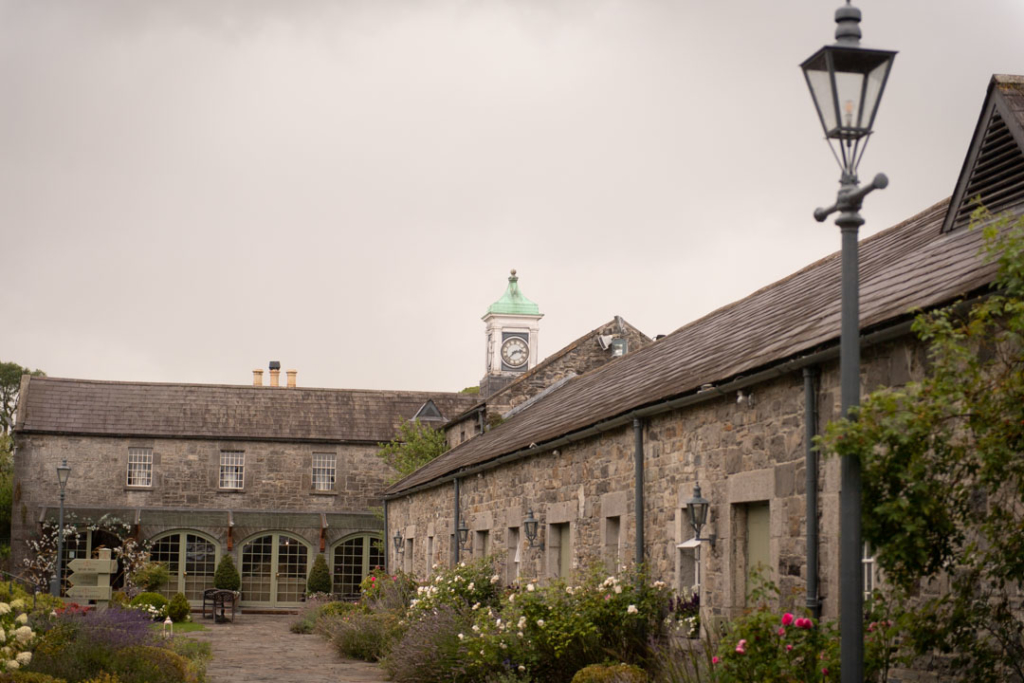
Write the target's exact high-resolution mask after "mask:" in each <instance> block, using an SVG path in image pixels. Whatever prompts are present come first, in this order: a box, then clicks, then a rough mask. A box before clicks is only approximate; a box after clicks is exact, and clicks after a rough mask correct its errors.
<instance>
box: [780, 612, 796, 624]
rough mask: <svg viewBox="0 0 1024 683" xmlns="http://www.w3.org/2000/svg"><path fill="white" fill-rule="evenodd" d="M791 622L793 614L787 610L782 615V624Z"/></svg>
mask: <svg viewBox="0 0 1024 683" xmlns="http://www.w3.org/2000/svg"><path fill="white" fill-rule="evenodd" d="M792 623H793V615H792V614H790V613H789V612H786V613H785V614H783V615H782V625H783V626H789V625H790V624H792Z"/></svg>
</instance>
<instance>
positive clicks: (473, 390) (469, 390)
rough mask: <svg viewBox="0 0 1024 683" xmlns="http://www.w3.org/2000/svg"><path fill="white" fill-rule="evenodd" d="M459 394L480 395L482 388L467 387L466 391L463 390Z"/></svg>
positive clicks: (475, 386)
mask: <svg viewBox="0 0 1024 683" xmlns="http://www.w3.org/2000/svg"><path fill="white" fill-rule="evenodd" d="M459 393H460V394H479V393H480V387H479V386H477V385H473V386H471V387H466V388H465V389H463V390H461V391H460V392H459Z"/></svg>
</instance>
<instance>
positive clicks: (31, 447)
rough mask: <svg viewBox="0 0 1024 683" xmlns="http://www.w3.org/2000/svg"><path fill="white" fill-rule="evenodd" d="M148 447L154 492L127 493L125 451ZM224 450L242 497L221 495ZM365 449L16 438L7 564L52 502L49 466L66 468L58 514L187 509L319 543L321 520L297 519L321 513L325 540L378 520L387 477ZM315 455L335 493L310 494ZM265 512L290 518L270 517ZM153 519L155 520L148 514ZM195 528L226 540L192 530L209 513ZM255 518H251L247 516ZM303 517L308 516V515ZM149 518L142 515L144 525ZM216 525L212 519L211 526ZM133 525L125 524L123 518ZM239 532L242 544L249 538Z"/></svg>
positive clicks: (222, 526) (220, 531) (369, 527)
mask: <svg viewBox="0 0 1024 683" xmlns="http://www.w3.org/2000/svg"><path fill="white" fill-rule="evenodd" d="M131 447H144V448H151V449H152V452H153V485H152V486H151V487H148V488H136V487H128V486H127V466H128V449H129V448H131ZM224 450H238V451H243V452H244V453H245V466H244V479H243V489H242V490H241V491H236V490H222V489H220V488H219V473H220V454H221V451H224ZM376 450H377V448H376V446H372V445H352V444H305V443H279V442H254V441H214V440H209V441H205V440H186V439H137V438H107V437H71V436H51V435H32V434H20V435H18V437H17V457H16V458H15V476H14V481H15V482H17V483H16V487H15V491H14V503H13V516H12V543H11V545H12V552H13V554H14V566H20V562H21V558H22V557H24V552H25V540H26V539H27V538H28V537H29V536H31V535H32V534H34V533H35V532H36V531H37V530H38V525H39V518H40V513H41V510H42V508H43V507H49V508H55V507H56V506H57V504H58V488H57V480H56V467H57V465H58V464H60V462H61V460H62V459H65V458H66V459H67V461H68V465H70V466H71V468H72V469H71V476H70V478H69V480H68V485H67V493H66V501H65V506H66V508H67V509H75V508H80V509H94V510H102V509H118V510H129V511H134V510H138V509H143V510H145V511H149V512H152V511H164V512H163V515H162V516H163V518H168V517H173V516H174V515H173V514H172V513H181V514H180V515H179V517H180V519H182V520H183V522H187V521H188V520H189V515H188V512H189V511H195V512H196V513H198V512H199V511H228V510H231V511H236V512H243V511H244V512H250V513H251V512H266V513H268V515H267V516H266V517H265V518H261V517H256V519H259V520H262V519H265V520H266V524H267V529H274V530H283V531H292V532H294V533H296V534H298V535H300V536H302V537H304V538H305V539H306V540H307V541H309V542H310V543H311V544H313V545H314V546H317V545H318V542H319V540H320V539H319V533H320V529H319V527H320V524H319V521H318V520H313V521H312V522H309V521H308V520H302V521H301V523H300V522H298V521H296V520H297V519H298V518H297V516H296V513H321V512H322V513H328V514H329V515H331V519H332V520H336V521H337V523H336V524H334V525H332V526H331V527H330V529H329V532H330V533H329V536H328V541H333V540H337V539H336V537H340V536H339V534H345V533H352V532H354V531H377V530H379V529H380V526H381V525H380V522H379V520H378V518H377V517H375V516H374V515H373V514H371V513H370V511H371V510H372V509H373V508H376V507H379V506H380V500H381V494H382V491H383V489H384V487H385V481H386V477H387V475H388V474H389V472H390V471H389V470H388V469H387V468H386V467H385V466H384V465H383V464H382V463H381V461H380V460H379V459H378V458H377V457H376V456H375V455H374V453H375V452H376ZM313 453H334V454H335V455H336V476H335V485H334V489H333V490H332V491H314V490H313V485H312V457H313ZM269 513H291V514H286V515H281V516H279V517H276V518H275V517H274V516H272V515H270V514H269ZM150 516H152V515H150ZM193 517H194V520H195V521H196V522H197V523H196V524H195V525H190V524H187V523H183V524H181V525H180V526H178V528H199V529H200V530H202V531H206V532H207V533H210V535H211V536H214V537H215V538H218V539H219V540H220V541H222V542H223V540H224V535H225V533H226V528H227V521H226V520H227V518H226V515H224V520H223V522H218V523H217V525H216V526H215V527H212V528H211V527H210V525H208V524H205V523H204V524H199V523H198V522H200V520H205V519H206V518H208V517H209V515H200V514H195V515H193ZM249 517H250V518H252V517H253V516H252V515H249ZM307 517H308V515H307ZM146 519H147V515H146V514H144V515H143V521H144V522H145V520H146ZM217 519H218V520H219V519H220V518H219V517H218V518H217ZM129 521H130V520H129ZM162 530H164V528H163V526H153V525H146V524H143V528H142V529H141V535H142V536H143V538H149V537H151V536H152V535H153V534H155V533H159V532H160V531H162ZM261 530H266V529H255V528H253V529H251V530H250V529H245V528H242V527H241V526H240V527H239V528H238V529H236V531H235V534H236V535H235V537H234V540H235V541H236V542H237V541H241V540H242V539H243V537H244V535H246V534H247V533H249V532H250V531H251V532H253V533H255V532H257V531H261Z"/></svg>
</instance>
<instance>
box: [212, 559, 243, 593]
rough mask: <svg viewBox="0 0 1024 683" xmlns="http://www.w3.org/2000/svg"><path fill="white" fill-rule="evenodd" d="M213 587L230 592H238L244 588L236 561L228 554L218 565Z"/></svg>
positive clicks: (214, 574)
mask: <svg viewBox="0 0 1024 683" xmlns="http://www.w3.org/2000/svg"><path fill="white" fill-rule="evenodd" d="M213 587H214V588H220V589H222V590H228V591H237V590H238V589H239V588H241V587H242V577H240V576H239V575H238V569H236V568H235V561H234V560H233V559H231V555H229V554H227V553H225V554H224V556H223V557H222V558H220V562H219V563H217V570H216V571H215V572H214V573H213Z"/></svg>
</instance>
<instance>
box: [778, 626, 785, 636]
mask: <svg viewBox="0 0 1024 683" xmlns="http://www.w3.org/2000/svg"><path fill="white" fill-rule="evenodd" d="M779 635H780V636H784V635H786V629H785V627H783V626H780V627H779Z"/></svg>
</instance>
